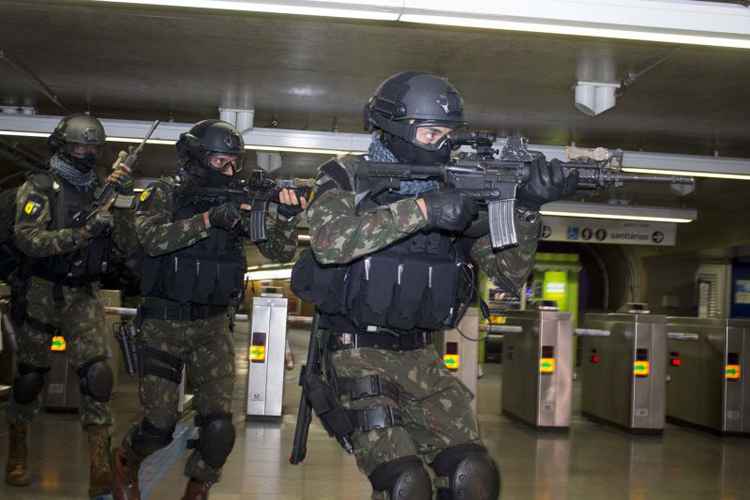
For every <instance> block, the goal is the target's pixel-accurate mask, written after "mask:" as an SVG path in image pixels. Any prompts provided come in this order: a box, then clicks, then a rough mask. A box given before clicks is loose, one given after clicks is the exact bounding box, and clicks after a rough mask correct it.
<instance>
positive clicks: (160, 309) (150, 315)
mask: <svg viewBox="0 0 750 500" xmlns="http://www.w3.org/2000/svg"><path fill="white" fill-rule="evenodd" d="M227 307H228V306H216V305H208V304H194V303H191V302H189V303H186V304H180V303H179V302H173V301H171V300H164V299H157V298H154V297H146V299H145V300H144V302H143V304H142V305H141V306H140V307H139V308H138V315H139V316H140V317H141V318H144V319H161V320H165V321H195V320H199V319H208V318H213V317H215V316H220V315H222V314H227Z"/></svg>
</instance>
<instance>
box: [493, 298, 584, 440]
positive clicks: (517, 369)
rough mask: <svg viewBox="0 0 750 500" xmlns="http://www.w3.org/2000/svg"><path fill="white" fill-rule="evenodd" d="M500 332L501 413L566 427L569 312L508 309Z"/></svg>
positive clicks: (569, 390)
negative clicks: (501, 337)
mask: <svg viewBox="0 0 750 500" xmlns="http://www.w3.org/2000/svg"><path fill="white" fill-rule="evenodd" d="M492 331H493V332H494V333H502V334H503V363H502V370H503V372H502V373H503V378H502V381H503V389H502V408H503V413H505V414H507V415H509V416H511V417H515V418H518V419H520V420H522V421H523V422H525V423H527V424H529V425H532V426H534V427H538V428H548V429H554V428H559V429H566V428H568V427H569V426H570V411H571V399H572V387H573V368H572V367H573V364H572V359H571V355H572V350H573V349H572V345H573V332H572V327H571V323H570V313H567V312H560V311H551V310H536V311H513V312H511V313H510V314H509V315H507V316H506V317H505V324H504V325H492Z"/></svg>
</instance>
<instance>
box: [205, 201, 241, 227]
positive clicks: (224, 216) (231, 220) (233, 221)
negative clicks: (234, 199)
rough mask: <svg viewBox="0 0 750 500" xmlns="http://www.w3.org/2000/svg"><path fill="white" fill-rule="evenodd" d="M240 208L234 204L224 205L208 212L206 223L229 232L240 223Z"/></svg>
mask: <svg viewBox="0 0 750 500" xmlns="http://www.w3.org/2000/svg"><path fill="white" fill-rule="evenodd" d="M240 218H241V215H240V207H238V206H237V204H236V203H224V204H222V205H219V206H217V207H213V208H211V210H209V211H208V222H210V223H211V227H218V228H220V229H225V230H227V231H230V230H231V229H232V228H234V226H236V225H237V223H238V222H239V221H240Z"/></svg>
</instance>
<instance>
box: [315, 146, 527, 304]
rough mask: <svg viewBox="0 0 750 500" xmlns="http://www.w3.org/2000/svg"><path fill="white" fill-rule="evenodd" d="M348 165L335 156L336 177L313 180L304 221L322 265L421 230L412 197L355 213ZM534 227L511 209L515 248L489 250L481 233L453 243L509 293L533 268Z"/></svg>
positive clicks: (346, 160)
mask: <svg viewBox="0 0 750 500" xmlns="http://www.w3.org/2000/svg"><path fill="white" fill-rule="evenodd" d="M354 161H361V160H359V159H357V158H353V157H344V158H341V159H339V160H338V163H339V164H340V165H341V167H342V172H341V175H329V174H328V173H323V172H322V171H321V173H319V175H318V178H317V179H316V184H315V186H316V187H315V189H314V191H313V195H312V202H311V204H310V205H309V207H308V209H307V218H308V222H309V224H310V245H311V247H312V249H313V252H314V253H315V257H316V258H317V260H318V261H319V262H320V263H322V264H346V263H348V262H351V261H352V260H354V259H357V258H359V257H362V256H364V255H368V254H371V253H373V252H376V251H378V250H380V249H382V248H385V247H387V246H388V245H390V244H392V243H394V242H396V241H398V240H400V239H402V238H404V237H406V236H408V235H410V234H413V233H415V232H417V231H420V230H423V229H426V228H427V220H426V219H425V217H424V216H423V215H422V211H421V210H420V209H419V206H418V205H417V202H416V200H417V198H406V199H403V200H399V201H397V202H395V203H391V204H389V205H384V206H380V207H378V208H376V209H374V210H368V211H364V212H360V211H359V210H358V209H357V203H356V197H355V193H354V191H353V189H352V186H353V182H352V179H353V175H352V167H351V165H352V162H354ZM326 171H327V172H330V170H328V169H327V170H326ZM334 176H335V177H336V178H333V177H334ZM540 224H541V221H540V217H539V215H538V213H537V212H529V211H525V210H520V209H519V210H517V211H516V231H517V234H518V240H519V245H518V246H517V247H515V248H510V249H507V250H503V251H494V250H493V249H492V245H491V244H490V239H489V236H488V235H487V234H486V233H485V235H483V236H481V237H478V238H468V237H459V241H458V242H457V243H458V244H460V245H462V246H464V245H465V246H466V247H470V253H471V257H472V259H473V260H474V262H475V263H476V264H477V265H478V266H479V268H480V269H482V270H483V271H484V272H485V273H487V275H488V276H489V277H490V278H491V279H492V280H493V281H494V282H495V283H496V284H497V285H498V286H499V287H501V288H502V289H503V290H506V291H510V292H513V293H515V292H517V291H518V290H519V289H520V288H521V287H522V286H523V284H524V283H525V282H526V278H527V277H528V274H529V273H530V272H531V268H532V266H533V265H534V256H535V254H536V244H537V239H538V235H539V228H540Z"/></svg>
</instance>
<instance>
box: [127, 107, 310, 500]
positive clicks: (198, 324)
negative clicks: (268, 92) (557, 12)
mask: <svg viewBox="0 0 750 500" xmlns="http://www.w3.org/2000/svg"><path fill="white" fill-rule="evenodd" d="M243 148H244V145H243V141H242V136H241V135H240V134H239V133H238V132H237V130H235V128H234V127H233V126H231V125H230V124H229V123H226V122H222V121H219V120H205V121H202V122H199V123H197V124H196V125H195V126H193V127H192V128H191V129H190V131H189V132H187V133H184V134H182V135H181V136H180V139H179V141H178V143H177V154H178V158H179V170H178V172H177V175H176V176H174V177H169V178H163V179H161V180H159V181H157V182H156V183H154V184H153V185H152V186H151V187H149V188H148V189H147V190H146V191H144V192H143V193H142V195H141V196H140V200H139V207H138V210H137V212H136V217H135V225H136V232H137V235H138V239H139V241H140V243H141V244H142V245H143V248H144V249H145V251H146V254H147V256H146V257H145V259H144V264H143V279H142V281H141V287H142V290H141V292H142V296H143V304H142V306H141V308H140V309H139V317H138V322H139V324H140V340H141V356H140V358H141V360H142V368H141V381H140V398H141V403H142V405H143V409H144V418H143V420H142V421H141V422H140V423H138V424H137V425H135V426H133V427H132V428H131V429H130V431H129V432H128V434H127V435H126V436H125V438H124V440H123V442H122V446H121V447H120V448H118V449H117V450H116V451H115V454H114V468H115V473H114V476H115V480H114V497H115V499H117V500H133V499H140V491H139V487H138V470H139V468H140V465H141V463H142V462H143V460H144V459H145V458H146V457H147V456H148V455H150V454H152V453H153V452H155V451H157V450H158V449H160V448H162V447H164V446H166V445H168V444H169V443H170V442H171V441H172V437H173V432H174V429H175V424H176V422H177V419H178V417H179V415H178V412H177V405H178V385H179V383H180V381H181V379H182V369H183V367H184V366H186V367H187V374H188V377H190V379H191V386H192V387H193V389H194V395H195V398H194V400H193V401H194V405H195V408H196V410H197V413H198V417H197V419H196V424H197V425H198V427H199V428H200V438H199V439H198V440H197V442H196V443H195V446H194V448H195V449H194V452H193V454H192V455H191V457H190V459H189V460H188V463H187V465H186V468H185V474H186V475H187V476H188V478H189V481H188V483H187V487H186V489H185V493H184V496H183V498H184V499H185V500H198V499H201V500H202V499H206V498H208V493H209V489H210V488H211V486H212V485H213V484H214V483H215V482H216V481H218V480H219V476H220V474H221V469H222V466H223V465H224V463H225V461H226V460H227V457H228V456H229V453H230V452H231V451H232V447H233V445H234V438H235V431H234V425H233V424H232V414H231V413H230V411H231V402H232V392H233V390H234V373H235V368H234V346H233V343H232V337H231V334H230V321H231V319H230V317H229V316H230V314H232V313H233V312H234V311H233V308H232V306H233V305H235V304H237V302H238V301H239V300H240V298H241V296H242V293H243V290H244V284H243V277H244V274H245V269H246V265H245V254H244V249H243V238H244V237H246V236H249V234H250V229H249V226H248V224H249V219H248V218H247V217H246V216H245V213H243V212H244V211H243V210H242V208H249V207H246V206H245V207H239V206H237V205H236V204H233V203H223V204H217V203H221V202H218V201H217V200H216V198H207V197H204V196H202V195H201V189H200V188H207V187H212V188H222V187H227V188H229V187H232V185H233V184H234V183H236V182H237V180H238V179H237V177H236V175H237V173H238V172H239V171H240V169H241V168H242V153H243ZM280 198H281V200H282V203H285V204H284V205H279V207H281V208H278V209H273V210H274V211H273V213H269V214H268V217H269V219H270V222H269V229H268V240H267V241H265V242H262V243H260V244H259V249H260V251H261V252H262V253H263V254H264V255H265V256H266V257H268V258H271V259H274V260H278V261H282V262H283V261H289V260H291V259H292V258H293V257H294V254H295V250H296V247H297V233H296V229H295V226H294V224H293V219H290V218H288V217H287V216H291V215H294V214H295V213H297V212H299V211H301V209H302V207H303V206H305V200H304V199H299V200H298V199H297V197H296V195H295V193H294V191H292V190H284V191H282V192H281V195H280Z"/></svg>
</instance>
